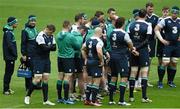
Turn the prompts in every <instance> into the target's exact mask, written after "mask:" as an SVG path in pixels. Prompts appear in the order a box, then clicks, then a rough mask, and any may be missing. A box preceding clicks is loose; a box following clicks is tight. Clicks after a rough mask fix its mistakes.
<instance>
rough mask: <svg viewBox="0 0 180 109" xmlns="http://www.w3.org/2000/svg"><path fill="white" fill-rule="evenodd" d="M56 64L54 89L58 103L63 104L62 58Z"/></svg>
mask: <svg viewBox="0 0 180 109" xmlns="http://www.w3.org/2000/svg"><path fill="white" fill-rule="evenodd" d="M57 63H58V72H59V73H58V80H57V83H56V89H57V95H58V100H57V102H58V103H63V101H64V99H63V98H62V85H63V79H64V66H63V65H64V64H63V61H62V58H59V57H58V59H57Z"/></svg>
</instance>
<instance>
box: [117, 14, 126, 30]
mask: <svg viewBox="0 0 180 109" xmlns="http://www.w3.org/2000/svg"><path fill="white" fill-rule="evenodd" d="M124 23H125V18H124V17H120V18H118V19H117V20H116V21H115V27H116V28H121V27H122V26H123V25H124Z"/></svg>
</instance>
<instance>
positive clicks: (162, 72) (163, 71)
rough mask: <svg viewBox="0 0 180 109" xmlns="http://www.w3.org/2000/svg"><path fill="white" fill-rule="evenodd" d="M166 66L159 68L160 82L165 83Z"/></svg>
mask: <svg viewBox="0 0 180 109" xmlns="http://www.w3.org/2000/svg"><path fill="white" fill-rule="evenodd" d="M165 68H166V67H165V66H161V65H160V66H158V77H159V82H162V81H163V78H164V74H165Z"/></svg>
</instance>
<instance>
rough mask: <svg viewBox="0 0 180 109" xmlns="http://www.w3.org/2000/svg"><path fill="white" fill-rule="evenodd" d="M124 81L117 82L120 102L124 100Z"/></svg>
mask: <svg viewBox="0 0 180 109" xmlns="http://www.w3.org/2000/svg"><path fill="white" fill-rule="evenodd" d="M126 85H127V83H126V82H120V84H119V91H120V98H119V101H120V102H124V94H125V90H126Z"/></svg>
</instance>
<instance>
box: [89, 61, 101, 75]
mask: <svg viewBox="0 0 180 109" xmlns="http://www.w3.org/2000/svg"><path fill="white" fill-rule="evenodd" d="M86 66H87V73H88V76H92V77H93V78H100V77H102V67H99V60H94V59H88V60H87V65H86Z"/></svg>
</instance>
